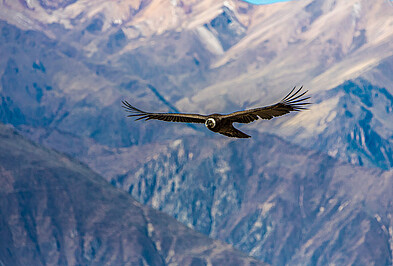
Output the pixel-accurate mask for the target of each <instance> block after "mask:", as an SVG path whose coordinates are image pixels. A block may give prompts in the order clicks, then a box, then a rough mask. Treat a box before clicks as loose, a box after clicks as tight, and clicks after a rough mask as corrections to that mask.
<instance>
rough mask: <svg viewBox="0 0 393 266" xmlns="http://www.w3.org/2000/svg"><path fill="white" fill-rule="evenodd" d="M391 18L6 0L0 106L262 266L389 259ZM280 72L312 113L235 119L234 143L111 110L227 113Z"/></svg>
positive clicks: (253, 98) (319, 0) (331, 10)
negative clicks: (245, 135)
mask: <svg viewBox="0 0 393 266" xmlns="http://www.w3.org/2000/svg"><path fill="white" fill-rule="evenodd" d="M392 15H393V7H392V5H391V3H390V2H389V1H385V0H378V1H374V2H370V1H366V0H350V1H341V2H340V1H333V0H304V1H290V2H285V3H278V4H274V5H266V6H254V5H251V4H248V3H245V2H242V1H212V0H192V1H178V0H172V1H167V0H149V1H148V0H135V1H134V0H133V1H117V2H113V1H110V2H108V1H105V0H100V1H94V3H93V2H91V1H87V0H72V1H60V0H59V1H50V2H49V1H42V0H29V1H22V0H21V1H11V0H5V1H3V2H2V3H0V20H1V21H0V28H1V30H0V32H1V36H0V76H1V81H0V99H1V100H0V101H1V105H0V106H1V108H0V119H1V121H2V122H3V123H8V124H12V125H13V126H14V127H15V128H16V129H17V130H18V132H20V133H21V134H23V135H24V136H26V137H28V138H29V139H31V140H33V141H36V142H38V143H40V144H43V145H45V146H47V147H50V148H54V149H56V150H58V151H61V152H65V153H67V154H68V155H70V156H72V157H75V158H77V159H79V160H81V161H82V162H84V163H86V164H87V165H88V166H89V167H91V168H92V169H93V170H94V171H96V172H98V173H99V174H101V175H102V176H103V177H104V178H105V179H106V180H107V181H108V182H111V183H112V184H113V185H115V186H117V187H119V188H122V189H124V190H126V191H128V192H129V193H130V194H131V195H133V196H134V197H135V198H136V199H137V200H138V201H140V202H141V203H144V204H148V205H151V206H153V207H154V208H156V209H159V210H162V211H164V212H166V213H168V214H170V215H172V216H173V217H175V218H176V219H178V220H179V221H181V222H183V223H185V224H186V225H188V226H190V227H193V228H194V229H196V230H198V231H200V232H202V233H204V234H206V235H209V236H211V237H214V238H217V239H220V240H223V241H226V242H227V243H231V244H233V245H234V246H235V247H238V248H240V249H241V250H243V251H245V252H248V253H249V254H251V255H252V256H255V257H257V258H259V259H261V260H262V261H265V262H268V263H272V264H274V265H282V264H294V263H295V264H304V263H307V264H319V265H324V264H326V263H328V262H335V263H336V264H370V263H375V264H378V265H380V264H383V265H385V264H388V265H389V264H391V263H392V252H391V250H392V247H391V242H392V237H391V235H392V233H391V229H390V228H391V217H390V215H389V213H390V212H391V197H390V196H389V193H388V188H390V187H391V183H390V182H391V181H390V180H391V168H392V166H393V159H392V158H393V119H391V116H392V111H393V82H392V81H393V80H392V77H393V75H392V73H393V63H392V62H393V61H392V59H393V16H392ZM295 85H297V86H300V85H304V86H305V88H307V89H309V94H310V95H311V96H312V99H311V100H312V102H313V105H311V107H310V110H308V111H304V112H300V113H298V114H296V115H288V116H286V117H282V118H279V119H274V120H271V121H262V122H261V121H258V122H255V123H253V124H251V125H243V126H240V128H241V130H242V131H243V130H244V131H246V132H251V134H252V136H253V138H252V139H251V140H250V141H248V142H244V141H238V142H237V141H233V140H230V139H226V138H223V137H221V136H214V135H213V133H210V132H208V130H206V129H204V128H203V127H201V126H194V125H179V124H173V125H171V124H164V122H157V121H149V123H145V122H133V121H132V120H130V119H128V120H127V118H125V113H124V111H123V110H122V108H121V100H128V101H129V102H131V103H132V104H133V105H135V106H136V107H138V108H141V109H146V110H148V111H156V112H167V111H170V112H178V111H182V112H198V113H205V114H206V113H214V112H219V113H226V112H232V111H235V110H240V109H246V108H253V107H259V106H263V105H268V104H272V103H275V102H276V101H278V100H280V99H281V98H282V97H283V96H284V95H285V94H286V93H287V92H288V91H289V90H290V89H291V88H292V87H293V86H295ZM284 158H285V159H284ZM257 184H259V185H257ZM179 199H181V200H179ZM332 231H333V232H332ZM377 244H378V245H381V246H379V248H378V249H375V250H378V252H374V251H375V250H374V249H367V248H366V247H367V246H368V245H372V246H374V245H377Z"/></svg>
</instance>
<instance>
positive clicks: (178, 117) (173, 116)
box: [122, 101, 207, 123]
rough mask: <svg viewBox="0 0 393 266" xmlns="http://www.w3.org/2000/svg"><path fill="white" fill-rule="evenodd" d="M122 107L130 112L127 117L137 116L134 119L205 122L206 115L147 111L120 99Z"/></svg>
mask: <svg viewBox="0 0 393 266" xmlns="http://www.w3.org/2000/svg"><path fill="white" fill-rule="evenodd" d="M122 103H123V108H125V109H126V111H127V112H130V113H131V114H130V115H128V117H137V119H135V120H141V119H145V120H150V119H157V120H162V121H168V122H184V123H205V121H206V119H207V116H204V115H199V114H178V113H148V112H145V111H142V110H139V109H137V108H135V107H134V106H132V105H131V104H129V103H128V102H127V101H122Z"/></svg>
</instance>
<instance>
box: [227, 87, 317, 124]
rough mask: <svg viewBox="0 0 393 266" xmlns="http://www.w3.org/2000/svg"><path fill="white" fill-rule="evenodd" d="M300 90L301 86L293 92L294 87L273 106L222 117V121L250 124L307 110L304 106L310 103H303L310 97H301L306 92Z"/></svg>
mask: <svg viewBox="0 0 393 266" xmlns="http://www.w3.org/2000/svg"><path fill="white" fill-rule="evenodd" d="M302 88H303V86H302V87H300V89H298V90H295V89H296V87H294V88H293V89H292V90H291V91H290V92H289V93H288V95H287V96H285V97H284V98H283V99H282V100H281V101H280V102H279V103H276V104H274V105H269V106H265V107H261V108H255V109H249V110H245V111H239V112H234V113H230V114H227V115H224V116H222V119H229V120H230V121H232V122H237V123H251V122H253V121H255V120H257V119H259V118H262V119H272V118H273V117H276V116H281V115H285V114H287V113H289V112H292V111H300V110H303V109H307V108H306V107H305V105H308V104H310V103H307V102H305V101H306V100H308V99H309V98H310V97H303V96H304V95H305V94H306V93H307V92H308V91H303V92H301V90H302ZM302 97H303V98H302Z"/></svg>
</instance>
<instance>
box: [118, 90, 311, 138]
mask: <svg viewBox="0 0 393 266" xmlns="http://www.w3.org/2000/svg"><path fill="white" fill-rule="evenodd" d="M302 88H303V86H302V87H300V89H298V90H295V89H296V87H294V88H293V89H292V90H291V91H290V92H289V93H288V95H287V96H285V97H284V98H283V99H282V100H281V101H280V102H278V103H276V104H273V105H269V106H265V107H260V108H255V109H249V110H244V111H238V112H234V113H230V114H227V115H221V114H210V115H200V114H179V113H149V112H145V111H142V110H139V109H137V108H135V107H134V106H132V105H131V104H129V103H128V102H127V101H123V102H122V103H123V107H124V108H125V109H126V111H127V112H130V113H132V114H130V115H128V117H137V119H136V120H141V119H145V120H150V119H157V120H163V121H168V122H185V123H205V125H206V127H207V128H208V129H210V130H211V131H213V132H217V133H220V134H223V135H225V136H228V137H234V138H250V136H249V135H247V134H245V133H243V132H241V131H240V130H238V129H236V128H234V127H233V125H232V123H251V122H253V121H255V120H257V119H259V118H261V119H272V118H273V117H276V116H281V115H285V114H287V113H289V112H292V111H301V110H304V109H307V108H306V107H305V105H308V104H310V103H307V102H305V101H306V100H308V99H309V98H310V97H303V96H304V95H305V94H306V93H307V91H303V92H301V90H302ZM302 97H303V98H302Z"/></svg>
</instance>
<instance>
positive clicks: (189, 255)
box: [0, 125, 262, 265]
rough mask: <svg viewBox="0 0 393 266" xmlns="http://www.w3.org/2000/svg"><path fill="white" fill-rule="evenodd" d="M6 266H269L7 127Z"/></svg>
mask: <svg viewBox="0 0 393 266" xmlns="http://www.w3.org/2000/svg"><path fill="white" fill-rule="evenodd" d="M0 145H1V150H0V177H1V180H0V181H1V189H0V195H1V198H2V200H1V203H0V214H1V216H0V224H1V230H0V235H1V241H0V263H1V264H2V265H104V264H110V265H207V264H212V265H223V264H225V265H262V263H260V262H258V261H256V260H255V259H252V258H249V257H247V256H246V255H243V254H242V253H240V252H239V251H235V250H233V248H232V247H231V246H230V245H228V244H223V243H221V242H219V241H213V240H211V239H209V238H207V237H206V236H203V235H202V234H200V233H196V232H194V231H192V230H191V229H189V228H187V227H185V226H184V225H182V224H180V223H179V222H177V221H176V220H174V219H173V218H171V217H169V216H168V215H166V214H163V213H160V212H158V211H156V210H153V209H151V208H149V207H145V206H142V205H141V204H140V203H138V202H136V201H135V200H134V199H133V198H132V197H130V196H129V195H128V194H127V193H125V192H123V191H120V190H117V189H116V188H114V187H113V186H111V185H110V184H108V182H106V181H105V179H104V178H102V177H101V176H99V175H97V174H96V173H94V172H93V171H91V170H90V169H89V168H88V167H87V166H86V165H83V164H81V163H79V162H78V161H75V160H74V159H72V158H70V157H67V156H65V155H63V154H60V153H58V152H55V151H53V150H48V149H45V148H42V147H40V146H38V145H37V144H34V143H32V142H29V141H27V140H26V139H24V138H23V137H22V136H20V135H19V134H18V133H17V132H15V131H14V130H12V129H10V128H7V127H6V126H4V125H0Z"/></svg>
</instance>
